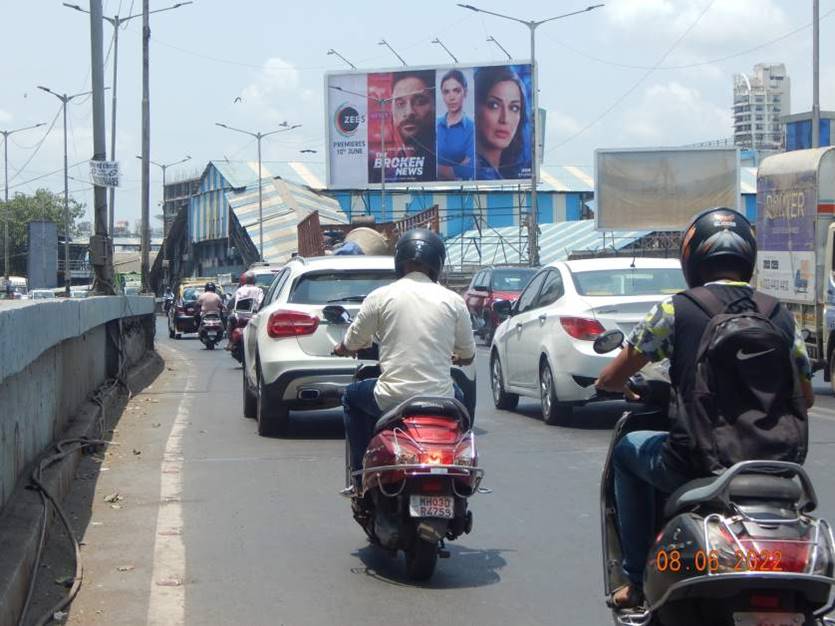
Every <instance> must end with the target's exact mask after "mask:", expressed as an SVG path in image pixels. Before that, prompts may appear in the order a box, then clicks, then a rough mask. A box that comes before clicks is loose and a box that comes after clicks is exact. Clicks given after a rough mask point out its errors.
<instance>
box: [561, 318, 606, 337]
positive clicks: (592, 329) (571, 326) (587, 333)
mask: <svg viewBox="0 0 835 626" xmlns="http://www.w3.org/2000/svg"><path fill="white" fill-rule="evenodd" d="M560 324H562V327H563V330H565V332H567V333H568V334H569V336H571V337H573V338H574V339H582V340H583V341H594V340H595V339H597V337H599V336H600V335H602V334H603V333H604V332H605V331H606V329H605V328H603V325H602V324H601V323H600V322H598V321H597V320H594V319H588V318H585V317H561V318H560Z"/></svg>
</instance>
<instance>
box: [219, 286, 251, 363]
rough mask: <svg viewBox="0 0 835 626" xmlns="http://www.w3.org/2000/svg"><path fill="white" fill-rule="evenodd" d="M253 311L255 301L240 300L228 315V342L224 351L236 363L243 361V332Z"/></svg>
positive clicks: (249, 299)
mask: <svg viewBox="0 0 835 626" xmlns="http://www.w3.org/2000/svg"><path fill="white" fill-rule="evenodd" d="M254 309H255V300H253V299H252V298H242V299H241V300H238V301H237V302H236V303H235V308H234V309H233V310H232V313H230V314H229V320H228V322H227V324H228V335H229V341H228V342H227V344H226V350H228V351H229V354H231V355H232V358H233V359H235V360H236V361H237V362H238V363H243V361H244V346H243V332H244V328H245V327H246V325H247V324H249V320H250V319H252V315H253V313H254Z"/></svg>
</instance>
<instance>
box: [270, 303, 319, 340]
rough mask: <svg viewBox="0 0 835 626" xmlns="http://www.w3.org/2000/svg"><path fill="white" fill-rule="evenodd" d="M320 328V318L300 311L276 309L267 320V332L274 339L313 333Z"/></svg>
mask: <svg viewBox="0 0 835 626" xmlns="http://www.w3.org/2000/svg"><path fill="white" fill-rule="evenodd" d="M317 328H319V318H318V317H315V316H313V315H308V314H307V313H302V312H300V311H282V310H279V311H274V312H273V313H272V314H270V319H269V321H268V322H267V334H268V335H269V336H270V337H272V338H273V339H283V338H286V337H300V336H303V335H312V334H313V333H315V332H316V329H317Z"/></svg>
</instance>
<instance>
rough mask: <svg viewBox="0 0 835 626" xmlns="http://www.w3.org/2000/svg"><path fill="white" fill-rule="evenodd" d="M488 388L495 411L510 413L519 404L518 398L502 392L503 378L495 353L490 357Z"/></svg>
mask: <svg viewBox="0 0 835 626" xmlns="http://www.w3.org/2000/svg"><path fill="white" fill-rule="evenodd" d="M490 386H491V387H492V389H493V404H494V405H495V407H496V408H497V409H502V410H503V411H512V410H513V409H515V408H516V406H517V405H518V404H519V396H518V395H517V394H515V393H507V392H506V391H505V390H504V377H503V376H502V364H501V361H499V355H498V354H496V353H495V352H494V353H493V354H492V355H491V356H490Z"/></svg>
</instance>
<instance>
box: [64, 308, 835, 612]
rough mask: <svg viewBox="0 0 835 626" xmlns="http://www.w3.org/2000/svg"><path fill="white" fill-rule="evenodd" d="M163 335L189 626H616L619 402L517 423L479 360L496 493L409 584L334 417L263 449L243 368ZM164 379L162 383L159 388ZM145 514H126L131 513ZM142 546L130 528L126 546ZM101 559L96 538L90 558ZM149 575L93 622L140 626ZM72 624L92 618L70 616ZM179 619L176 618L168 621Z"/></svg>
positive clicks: (822, 473)
mask: <svg viewBox="0 0 835 626" xmlns="http://www.w3.org/2000/svg"><path fill="white" fill-rule="evenodd" d="M163 330H164V329H163V326H162V325H161V324H160V326H159V329H158V334H157V338H158V339H157V341H158V343H159V344H162V346H161V351H162V352H163V354H164V355H168V358H172V357H171V355H176V356H177V362H178V365H177V369H178V370H181V371H182V370H183V369H185V370H188V371H189V372H191V377H192V378H193V381H192V382H191V383H190V385H191V387H190V389H189V395H190V397H191V398H192V400H191V401H190V402H189V404H188V405H187V406H188V415H187V416H186V418H187V419H186V420H185V421H184V422H182V424H183V425H184V427H183V430H182V432H181V434H180V439H179V441H180V444H181V448H180V450H181V452H180V454H181V461H182V465H181V480H182V484H181V490H182V497H181V504H180V506H181V508H182V530H181V533H180V536H181V538H182V545H183V546H184V555H183V559H184V567H185V577H184V579H183V581H182V582H183V584H182V590H183V598H184V600H183V601H182V604H183V607H184V610H183V611H182V616H183V620H182V621H183V623H186V624H189V625H194V626H197V625H207V624H210V625H215V624H217V625H221V624H230V625H231V624H247V625H250V624H251V625H261V624H263V625H267V624H270V625H273V624H286V625H293V626H295V625H305V626H306V625H311V626H312V625H331V624H339V625H341V624H346V625H353V624H364V625H368V626H374V625H377V624H379V625H383V624H385V625H387V626H388V625H393V624H427V625H429V624H439V625H440V624H443V625H447V624H450V623H456V624H479V625H483V626H490V625H506V624H523V625H527V624H551V625H559V626H575V625H576V626H590V625H596V624H600V625H603V624H609V623H611V619H610V617H609V613H608V611H607V610H606V608H605V606H604V603H603V598H602V588H603V587H602V573H601V556H600V539H599V518H598V512H599V501H598V490H599V481H600V471H601V466H602V462H603V457H604V455H605V452H606V448H607V445H608V441H609V437H610V434H611V427H612V425H613V424H614V421H615V420H616V418H617V416H618V415H619V413H620V411H621V410H622V408H623V407H622V405H620V404H618V403H611V404H608V405H597V406H596V407H594V408H587V409H583V410H580V411H578V412H577V413H576V414H575V418H574V422H573V423H572V425H571V426H570V427H552V426H546V425H544V424H543V423H542V422H541V421H540V419H539V417H538V406H537V405H536V404H535V403H533V402H527V401H523V402H522V403H521V404H520V408H519V410H518V411H516V412H512V413H511V412H505V411H496V410H494V409H493V406H492V402H491V399H490V392H489V382H488V381H489V376H488V364H487V351H486V348H480V349H479V357H478V367H479V371H478V376H479V381H480V382H479V387H480V389H479V408H478V412H477V419H476V425H477V430H476V433H477V436H478V443H479V449H480V455H481V458H480V462H481V465H482V467H484V468H485V470H486V479H485V481H484V485H485V486H488V487H490V488H492V489H493V493H492V494H490V495H479V496H476V497H474V498H473V499H472V500H471V509H472V511H473V513H474V516H475V523H474V529H473V532H472V533H471V534H470V535H465V536H463V537H461V538H460V539H459V540H458V541H455V542H451V543H450V544H448V545H449V546H450V551H451V553H452V556H451V558H449V559H447V560H441V561H439V565H438V569H437V571H436V574H435V576H434V578H433V579H432V580H431V582H430V583H429V584H426V585H415V584H411V583H409V582H408V581H407V580H406V579H405V577H404V574H403V571H404V564H403V560H402V556H400V557H398V558H391V557H388V556H386V555H385V554H384V553H382V552H381V551H379V550H378V549H376V548H374V547H372V546H370V545H369V544H368V542H367V540H366V539H365V536H364V534H363V532H362V530H361V529H360V528H359V526H357V525H356V523H355V522H354V521H353V519H352V518H351V514H350V509H349V504H348V502H347V501H346V500H344V499H343V498H341V497H339V496H338V495H337V492H338V490H339V489H340V488H341V487H342V476H343V454H344V441H343V434H342V425H341V414H340V412H338V411H330V412H322V413H317V414H310V413H301V414H299V413H296V414H293V427H292V431H291V432H292V434H291V436H290V437H289V438H283V439H269V438H262V437H259V436H258V435H257V433H256V427H255V423H254V421H252V420H248V419H245V418H244V417H243V416H242V411H241V370H240V367H239V366H238V365H237V364H236V363H235V362H234V361H233V360H232V359H231V358H230V357H229V356H228V354H227V353H226V352H224V351H222V350H215V351H213V352H210V351H207V350H205V349H203V346H202V345H201V344H200V343H199V342H198V341H197V340H196V339H183V340H180V341H174V340H169V339H168V338H167V333H165V332H163ZM173 374H174V372H170V371H167V372H165V373H164V374H163V378H165V377H170V376H172V375H173ZM165 385H166V383H165V381H164V380H163V381H160V382H158V383H157V384H155V387H156V388H157V389H162V390H163V391H160V393H163V394H169V396H171V397H172V399H173V397H174V396H176V385H175V386H170V385H169V387H166V386H165ZM166 389H167V391H166ZM819 390H820V391H821V394H820V396H819V398H818V404H817V407H816V409H815V410H814V411H813V414H812V415H813V417H812V420H811V429H812V431H811V441H812V445H811V451H810V454H809V459H808V463H807V466H808V468H809V470H810V471H811V473H812V477H813V479H814V481H815V485H816V487H817V489H818V495H819V498H820V500H821V507H820V513H821V514H822V515H823V516H825V517H828V518H830V519H835V483H833V481H832V480H831V479H830V476H831V472H830V465H831V463H832V462H833V458H835V454H834V453H835V399H833V397H832V393H831V391H830V390H829V385H828V384H826V385H825V384H823V383H821V384H820V385H819ZM161 397H162V396H161ZM147 406H150V409H149V410H150V413H149V414H148V416H147V419H148V420H150V421H152V422H153V421H154V420H156V419H159V420H160V422H161V423H162V426H163V429H165V428H167V427H168V424H169V423H170V419H169V421H165V420H166V419H168V418H170V416H169V415H164V414H163V413H164V412H168V413H170V412H171V411H172V408H171V407H170V406H169V405H166V404H165V402H164V401H163V402H162V403H161V404H153V405H147ZM154 411H157V412H158V414H157V415H156V416H155V414H154ZM155 425H156V426H159V423H156V424H155ZM121 428H122V426H121V425H120V429H121ZM125 428H128V426H125ZM163 429H157V430H163ZM124 445H125V446H127V447H130V445H131V444H130V442H126V443H125V444H124ZM145 445H147V446H151V445H158V444H153V443H147V442H146V444H145ZM128 456H130V455H128ZM146 457H147V455H146ZM141 458H145V457H141ZM178 458H179V457H178ZM148 460H150V459H148ZM116 469H118V468H114V472H113V473H114V474H115V473H116V472H115V470H116ZM154 470H155V471H156V472H157V473H158V472H159V466H156V467H155V468H154V466H153V464H151V465H149V466H148V471H154ZM123 475H124V474H123ZM108 479H109V478H108ZM122 480H123V481H124V480H125V479H124V478H122ZM149 480H150V479H149ZM123 484H124V483H123ZM100 489H105V490H107V489H110V487H105V486H102V487H100ZM156 489H157V484H156V483H153V484H151V485H150V486H149V491H151V492H152V493H154V494H156V495H154V497H155V498H159V491H155V490H156ZM136 498H137V499H141V498H140V497H139V495H137V496H136ZM95 499H96V501H99V500H101V498H99V497H98V496H96V498H95ZM128 503H130V499H128ZM147 504H148V505H149V506H150V505H151V502H150V501H149V502H148V503H147ZM99 505H100V506H103V505H101V504H100V503H99ZM157 505H158V502H157ZM153 510H154V511H155V510H156V509H153ZM124 514H125V511H116V512H115V513H114V512H113V511H105V512H103V513H101V514H99V513H95V512H94V515H93V519H104V520H105V522H104V523H105V524H107V523H108V522H107V515H112V516H114V517H115V516H118V515H124ZM143 514H144V513H143V512H142V509H141V508H137V509H136V515H139V516H141V515H143ZM97 516H98V517H97ZM145 526H147V524H145ZM158 528H159V526H158ZM122 539H123V541H122V543H121V547H111V548H105V547H102V548H101V549H102V550H105V549H111V550H121V551H122V553H121V554H124V553H125V550H126V548H125V545H124V544H125V541H124V537H122ZM148 540H149V541H151V540H152V538H151V537H149V539H148ZM142 541H143V539H142V537H141V532H140V531H139V530H137V535H136V542H137V544H139V543H141V542H142ZM101 543H102V544H103V545H104V544H105V543H106V541H105V539H102V540H101ZM111 543H116V544H118V543H119V542H118V541H115V542H111ZM107 545H110V544H107ZM97 549H98V548H97V547H96V545H95V537H94V536H93V537H91V538H89V539H88V547H87V548H86V550H87V551H88V552H94V551H95V550H97ZM148 552H149V550H148V549H143V550H141V553H142V554H146V555H148ZM150 552H151V555H152V554H153V550H150ZM151 555H148V558H150V557H151ZM157 557H158V558H159V552H158V553H157ZM114 558H116V557H114ZM120 558H123V559H124V558H127V557H125V556H121V557H120ZM136 558H139V557H136ZM111 560H112V559H111ZM113 562H118V559H117V561H113ZM111 565H112V564H111ZM92 567H93V576H94V581H93V582H92V583H91V584H89V585H87V586H86V587H85V588H83V589H82V594H81V596H80V598H79V601H77V604H78V603H80V605H81V606H84V607H86V610H87V611H88V613H87V616H88V618H89V614H90V613H91V612H92V609H93V608H95V607H96V606H99V605H102V606H104V605H105V604H106V602H107V599H108V596H107V595H106V594H107V593H108V583H107V581H106V580H105V579H106V575H105V574H100V577H101V578H102V580H100V581H99V582H98V584H96V581H95V575H96V570H95V567H96V566H95V564H93V566H92ZM108 567H109V568H110V570H112V566H108ZM146 570H147V573H146ZM151 570H152V568H151V567H148V568H143V567H141V566H140V567H139V568H138V572H137V573H136V576H135V578H134V579H132V582H131V583H130V584H131V585H132V588H133V589H134V591H133V593H134V596H135V597H134V604H135V605H136V608H135V611H136V615H135V617H136V618H137V619H136V620H135V621H134V620H132V619H130V618H129V617H127V618H125V619H115V618H114V617H113V616H112V614H111V617H110V619H109V620H104V622H103V623H117V622H118V623H145V619H144V617H145V615H144V614H143V610H146V605H143V602H142V598H144V597H145V596H146V595H147V593H148V590H149V589H151V592H150V593H153V590H154V588H155V584H157V585H158V584H159V581H158V580H157V581H153V580H152V576H153V574H152V573H151ZM71 617H72V616H71ZM140 617H141V619H139V618H140ZM71 621H74V622H76V623H94V622H98V621H99V620H92V619H79V618H78V617H77V616H76V619H75V620H71ZM175 621H176V620H174V619H173V616H172V621H171V622H170V623H172V624H173V623H175Z"/></svg>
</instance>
